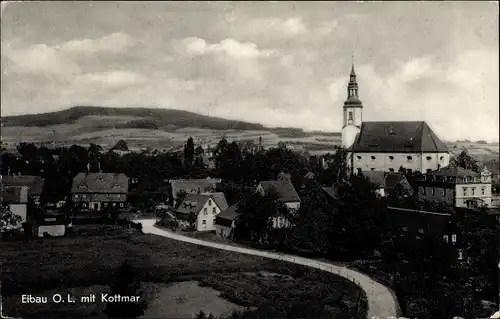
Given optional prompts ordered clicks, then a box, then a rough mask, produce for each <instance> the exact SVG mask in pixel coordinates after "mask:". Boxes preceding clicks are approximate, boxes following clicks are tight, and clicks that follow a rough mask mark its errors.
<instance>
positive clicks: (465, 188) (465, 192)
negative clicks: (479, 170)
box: [463, 187, 467, 196]
mask: <svg viewBox="0 0 500 319" xmlns="http://www.w3.org/2000/svg"><path fill="white" fill-rule="evenodd" d="M463 191H464V196H467V187H464V188H463Z"/></svg>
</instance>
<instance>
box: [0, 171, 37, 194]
mask: <svg viewBox="0 0 500 319" xmlns="http://www.w3.org/2000/svg"><path fill="white" fill-rule="evenodd" d="M44 183H45V179H43V178H42V177H40V176H32V175H2V180H1V184H2V186H28V188H29V189H30V193H31V194H32V195H33V196H40V195H41V194H42V190H43V184H44Z"/></svg>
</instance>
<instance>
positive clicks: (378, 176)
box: [362, 171, 385, 188]
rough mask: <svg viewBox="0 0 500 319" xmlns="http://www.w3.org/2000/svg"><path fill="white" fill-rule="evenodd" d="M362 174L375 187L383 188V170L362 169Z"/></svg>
mask: <svg viewBox="0 0 500 319" xmlns="http://www.w3.org/2000/svg"><path fill="white" fill-rule="evenodd" d="M362 173H363V176H365V177H366V178H368V179H369V180H370V182H372V183H373V184H375V185H377V187H380V188H385V172H383V171H362Z"/></svg>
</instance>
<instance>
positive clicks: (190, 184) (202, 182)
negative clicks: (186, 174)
mask: <svg viewBox="0 0 500 319" xmlns="http://www.w3.org/2000/svg"><path fill="white" fill-rule="evenodd" d="M216 184H217V182H216V180H214V179H178V180H174V181H172V182H171V185H172V195H173V196H176V195H177V193H178V192H179V191H181V190H184V191H186V193H191V192H193V191H195V190H197V189H198V188H199V189H200V191H201V192H203V189H204V188H215V186H216Z"/></svg>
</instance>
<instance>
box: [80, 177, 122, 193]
mask: <svg viewBox="0 0 500 319" xmlns="http://www.w3.org/2000/svg"><path fill="white" fill-rule="evenodd" d="M71 192H72V193H94V194H95V193H128V177H127V175H125V174H123V173H119V174H115V173H88V174H86V173H79V174H78V175H76V176H75V177H74V178H73V185H72V187H71Z"/></svg>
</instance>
